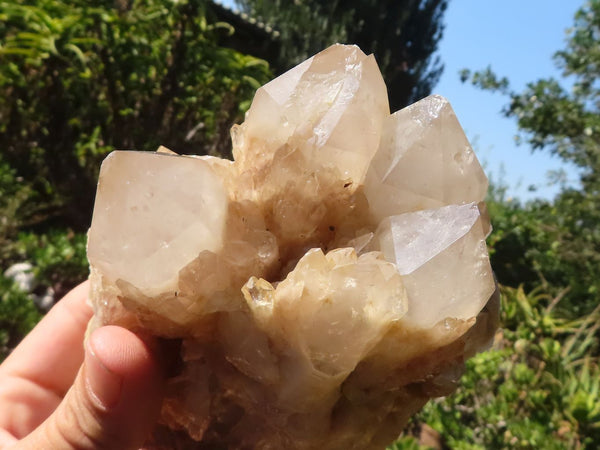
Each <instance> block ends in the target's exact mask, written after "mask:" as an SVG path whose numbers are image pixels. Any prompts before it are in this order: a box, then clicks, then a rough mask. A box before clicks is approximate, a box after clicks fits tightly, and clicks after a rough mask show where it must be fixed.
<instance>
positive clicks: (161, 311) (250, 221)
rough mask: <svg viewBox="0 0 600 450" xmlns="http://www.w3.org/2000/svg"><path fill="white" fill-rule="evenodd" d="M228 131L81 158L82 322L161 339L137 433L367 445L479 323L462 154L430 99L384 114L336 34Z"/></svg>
mask: <svg viewBox="0 0 600 450" xmlns="http://www.w3.org/2000/svg"><path fill="white" fill-rule="evenodd" d="M232 141H233V155H234V159H235V160H234V161H227V160H222V159H219V158H213V157H192V156H179V155H176V154H174V153H173V152H169V151H167V150H166V149H164V148H161V149H159V152H157V153H147V152H131V151H127V152H122V151H117V152H114V153H112V154H111V155H109V156H108V157H107V159H106V160H105V161H104V163H103V165H102V168H101V171H100V181H99V184H98V192H97V196H96V204H95V208H94V215H93V220H92V226H91V228H90V231H89V240H88V256H89V260H90V264H91V276H90V278H91V281H92V288H91V295H90V297H91V301H92V304H93V307H94V312H95V315H94V318H93V319H92V322H91V324H90V328H91V329H93V328H95V327H98V326H102V325H106V324H117V325H121V326H124V327H127V328H129V329H131V330H133V331H135V332H138V333H142V334H152V335H155V336H158V337H162V338H169V339H176V340H177V341H179V342H181V345H180V361H181V364H180V367H179V368H178V372H177V374H176V375H175V376H173V378H172V379H170V381H169V385H168V392H167V395H166V397H165V400H164V403H163V406H162V412H161V417H160V422H159V424H158V425H157V427H156V429H155V430H154V432H153V434H152V436H151V438H150V440H149V442H148V443H147V448H165V449H166V448H199V449H200V448H201V449H205V448H232V449H234V448H252V449H282V448H285V449H342V448H343V449H347V448H354V449H367V448H373V449H378V448H384V447H385V446H386V445H387V444H389V443H390V442H391V441H393V440H394V439H395V438H396V437H397V436H398V434H399V433H400V432H401V430H402V428H403V427H404V425H405V424H406V422H407V421H408V419H409V418H410V416H411V415H412V414H414V413H415V412H416V411H418V410H419V409H420V408H421V407H422V406H423V405H424V404H425V403H426V402H427V401H428V400H429V399H430V398H433V397H437V396H442V395H446V394H448V393H450V392H452V391H453V390H454V389H455V388H456V385H457V382H458V380H459V378H460V375H461V373H462V369H463V365H464V360H465V359H466V358H467V357H469V356H471V355H472V354H473V353H474V352H476V351H479V350H481V349H482V348H484V347H485V346H486V345H488V344H489V342H490V339H491V338H492V336H493V334H494V332H495V328H496V326H497V309H498V301H497V297H495V296H494V295H493V294H494V291H495V283H494V279H493V275H492V271H491V268H490V264H489V258H488V255H487V249H486V244H485V238H486V236H487V234H488V233H489V221H488V219H487V216H486V214H485V205H484V204H483V200H484V196H485V194H486V190H487V179H486V177H485V175H484V173H483V171H482V169H481V167H480V165H479V163H478V161H477V158H476V156H475V154H474V153H473V150H472V148H471V147H470V145H469V143H468V141H467V139H466V137H465V135H464V132H463V131H462V129H461V127H460V125H459V123H458V121H457V119H456V116H455V115H454V112H453V111H452V108H451V107H450V105H449V104H448V102H447V101H446V100H445V99H443V98H442V97H439V96H431V97H427V98H425V99H424V100H421V101H420V102H417V103H416V104H414V105H412V106H409V107H408V108H405V109H403V110H401V111H398V112H396V113H395V114H392V115H390V112H389V107H388V102H387V93H386V87H385V84H384V82H383V79H382V77H381V74H380V72H379V70H378V68H377V65H376V63H375V59H374V58H373V56H367V55H365V54H364V53H363V52H361V51H360V49H358V48H357V47H355V46H343V45H335V46H333V47H330V48H328V49H326V50H325V51H323V52H321V53H319V54H317V55H316V56H314V57H313V58H311V59H309V60H307V61H305V62H304V63H302V64H300V65H299V66H297V67H296V68H294V69H292V70H290V71H289V72H287V73H286V74H283V75H282V76H280V77H279V78H277V79H275V80H273V81H272V82H270V83H268V84H267V85H265V86H263V87H262V88H260V89H259V90H258V91H257V93H256V95H255V98H254V101H253V103H252V106H251V108H250V110H249V111H248V113H247V116H246V121H245V122H244V123H243V124H241V125H239V126H235V127H234V128H233V129H232Z"/></svg>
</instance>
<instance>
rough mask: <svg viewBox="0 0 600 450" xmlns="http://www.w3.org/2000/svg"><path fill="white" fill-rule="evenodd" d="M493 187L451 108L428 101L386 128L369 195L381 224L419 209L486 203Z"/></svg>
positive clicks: (372, 168) (369, 181)
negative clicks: (486, 198)
mask: <svg viewBox="0 0 600 450" xmlns="http://www.w3.org/2000/svg"><path fill="white" fill-rule="evenodd" d="M487 188H488V181H487V178H486V176H485V174H484V173H483V170H482V169H481V166H480V165H479V162H478V161H477V157H476V156H475V153H474V152H473V149H472V148H471V145H470V144H469V141H468V140H467V138H466V136H465V133H464V131H463V129H462V127H461V126H460V124H459V123H458V120H457V118H456V115H455V114H454V111H453V110H452V107H451V106H450V103H448V101H447V100H446V99H445V98H443V97H440V96H439V95H432V96H430V97H427V98H425V99H423V100H421V101H419V102H417V103H415V104H413V105H411V106H409V107H407V108H404V109H402V110H400V111H398V112H396V113H394V114H392V115H391V116H389V117H388V118H387V120H386V122H385V125H384V127H383V131H382V137H381V144H380V146H379V150H378V151H377V154H376V155H375V157H374V158H373V161H372V162H371V165H370V167H369V174H368V176H367V180H366V181H365V192H366V195H367V198H368V199H369V203H370V205H371V211H372V213H373V214H374V215H375V216H376V217H377V219H378V220H381V219H383V218H384V217H388V216H393V215H396V214H402V213H404V212H409V211H418V210H420V209H430V208H437V207H440V206H444V205H451V204H461V203H468V202H475V203H477V202H481V201H483V200H484V198H485V195H486V192H487Z"/></svg>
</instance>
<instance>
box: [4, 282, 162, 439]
mask: <svg viewBox="0 0 600 450" xmlns="http://www.w3.org/2000/svg"><path fill="white" fill-rule="evenodd" d="M88 289H89V286H88V283H87V282H86V283H83V284H81V285H79V286H78V287H76V288H75V289H73V290H72V291H71V292H70V293H69V294H67V295H66V296H65V297H64V298H63V299H62V300H61V301H60V302H58V303H57V304H56V305H55V306H54V307H53V308H52V310H51V311H50V312H49V313H48V314H47V315H46V317H44V319H43V320H42V321H41V322H40V323H39V324H38V325H37V326H36V327H35V328H34V329H33V330H32V331H31V333H30V334H29V335H28V336H27V337H26V338H25V339H24V340H23V342H21V344H20V345H19V346H18V347H17V348H16V349H15V350H14V351H13V352H12V353H11V355H10V356H9V357H8V358H7V359H6V360H5V361H4V362H3V363H2V365H0V449H7V448H10V449H42V448H44V449H45V448H48V449H49V448H52V449H65V450H70V449H135V448H140V447H141V446H142V445H143V444H144V441H145V440H146V438H147V436H148V435H149V433H150V430H151V429H152V427H153V425H154V424H155V423H156V420H157V417H158V413H159V411H160V405H161V401H162V396H163V390H164V383H165V374H164V373H163V371H162V369H161V367H162V366H164V364H161V358H160V353H159V346H158V345H157V343H156V342H150V341H145V340H142V339H141V338H140V337H138V336H136V335H135V334H133V333H131V332H130V331H128V330H126V329H124V328H120V327H116V326H105V327H102V328H99V329H97V330H95V331H94V332H93V333H92V334H91V336H90V337H89V339H88V341H87V344H86V345H85V346H84V345H83V338H84V333H85V330H86V326H87V322H88V321H89V319H90V318H91V317H92V310H91V308H90V307H89V306H88V305H87V304H86V298H87V293H88Z"/></svg>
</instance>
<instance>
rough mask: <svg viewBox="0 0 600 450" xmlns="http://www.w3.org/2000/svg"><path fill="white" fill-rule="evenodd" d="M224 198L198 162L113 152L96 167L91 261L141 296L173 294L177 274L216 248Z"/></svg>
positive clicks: (217, 183) (219, 242)
mask: <svg viewBox="0 0 600 450" xmlns="http://www.w3.org/2000/svg"><path fill="white" fill-rule="evenodd" d="M226 213H227V193H226V192H225V189H224V187H223V185H222V183H221V181H220V180H219V178H218V177H217V176H216V175H215V174H214V173H213V171H212V170H211V168H210V167H209V166H208V164H206V163H205V162H204V161H202V160H198V159H191V158H180V157H176V156H171V155H167V154H162V153H154V154H152V153H142V152H114V153H112V154H111V155H109V156H108V157H107V158H106V160H105V161H104V163H103V165H102V170H101V172H100V178H99V181H98V192H97V195H96V204H95V206H94V216H93V219H92V223H93V226H92V227H91V228H90V232H89V245H88V257H89V259H90V262H91V264H92V265H93V266H94V267H96V268H97V269H98V270H100V271H101V272H102V274H103V276H104V277H106V278H107V279H108V280H110V281H112V282H116V281H117V280H119V279H121V280H124V281H126V282H128V283H131V284H132V285H133V286H135V287H137V288H138V289H140V290H141V291H142V292H144V293H146V294H147V295H157V294H160V293H161V292H164V291H167V290H176V286H177V282H178V272H179V270H180V269H181V268H182V267H184V266H186V265H187V264H188V263H190V262H191V261H192V260H194V259H195V258H196V257H197V256H198V254H199V253H200V252H202V251H204V250H207V251H211V252H215V251H218V250H219V249H220V248H221V247H222V245H223V225H224V224H225V217H226Z"/></svg>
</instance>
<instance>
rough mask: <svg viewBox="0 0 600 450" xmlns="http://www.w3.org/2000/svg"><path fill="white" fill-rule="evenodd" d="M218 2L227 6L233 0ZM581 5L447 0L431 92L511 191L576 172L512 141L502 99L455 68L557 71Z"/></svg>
mask: <svg viewBox="0 0 600 450" xmlns="http://www.w3.org/2000/svg"><path fill="white" fill-rule="evenodd" d="M222 3H224V4H226V5H229V6H231V5H232V3H233V1H232V0H222ZM582 4H583V0H450V1H449V7H448V10H447V11H446V15H445V23H446V28H445V32H444V37H443V39H442V41H441V42H440V47H439V54H440V56H441V58H442V61H443V62H444V65H445V70H444V74H443V75H442V78H441V80H440V82H439V84H438V85H437V86H436V88H435V89H434V91H435V93H437V94H441V95H443V96H445V97H446V98H448V99H449V100H450V102H451V104H452V106H453V108H454V110H455V111H456V114H457V116H458V118H459V120H460V122H461V124H462V125H463V128H464V129H465V131H466V133H467V136H468V137H469V139H470V140H471V142H472V144H473V146H474V148H475V151H476V152H477V155H478V156H479V159H480V161H481V162H482V163H483V164H484V165H485V167H486V171H487V172H488V174H489V175H491V177H492V178H494V179H498V178H501V179H502V181H503V182H504V183H506V184H507V185H508V186H509V189H508V195H509V196H510V197H516V198H519V199H521V200H528V199H531V198H534V197H542V198H552V197H553V196H554V195H555V194H556V193H557V192H558V187H557V186H549V185H548V184H547V176H546V174H547V173H548V171H550V170H557V169H565V170H566V171H567V174H568V176H569V178H570V179H573V180H574V181H576V179H577V174H576V172H575V170H574V169H572V168H569V167H568V166H565V164H564V163H563V162H562V161H560V160H558V159H556V158H551V157H550V156H549V155H548V154H546V153H543V152H536V153H534V154H532V153H531V152H530V150H529V148H528V147H527V146H526V145H521V146H517V145H516V144H515V141H514V136H515V135H516V134H517V127H516V123H515V121H514V120H511V119H506V118H504V117H503V116H502V114H501V110H502V107H503V106H504V104H505V103H506V99H505V98H503V97H502V96H501V95H499V94H492V93H488V92H484V91H481V90H479V89H476V88H474V87H472V86H471V85H469V84H463V83H461V82H460V80H459V76H458V72H459V70H461V69H463V68H468V69H471V70H478V69H484V68H485V67H487V66H488V65H491V67H492V69H493V70H494V71H495V72H496V73H497V74H498V75H500V76H506V77H508V78H509V79H510V81H511V87H512V88H513V89H515V90H517V91H518V90H521V89H522V88H524V87H525V85H526V83H527V82H530V81H534V80H537V79H539V78H542V77H547V76H550V75H554V76H559V75H560V74H559V72H558V70H557V69H556V68H555V66H554V64H553V61H552V55H553V54H554V52H555V51H557V50H559V49H561V48H563V47H564V45H565V36H566V35H565V29H566V28H568V27H569V26H571V25H572V24H573V16H574V14H575V11H576V10H577V9H578V8H579V7H580V6H581V5H582ZM375 56H376V57H377V55H375ZM529 186H535V187H536V190H535V191H530V190H529Z"/></svg>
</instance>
